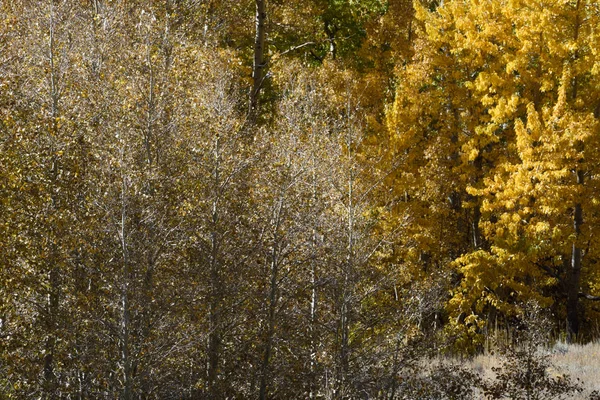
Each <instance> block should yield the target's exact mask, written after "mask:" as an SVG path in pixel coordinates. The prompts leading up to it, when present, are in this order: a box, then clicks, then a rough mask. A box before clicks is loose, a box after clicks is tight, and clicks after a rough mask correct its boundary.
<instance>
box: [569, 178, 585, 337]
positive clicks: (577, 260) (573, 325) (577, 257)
mask: <svg viewBox="0 0 600 400" xmlns="http://www.w3.org/2000/svg"><path fill="white" fill-rule="evenodd" d="M577 183H578V184H579V185H583V184H584V174H583V171H581V170H578V171H577ZM582 224H583V209H582V207H581V203H577V204H575V207H574V209H573V228H574V230H575V242H574V243H573V248H572V250H571V265H570V271H569V277H568V282H567V284H568V289H567V331H568V337H569V340H570V341H574V340H576V338H577V335H578V334H579V288H580V280H581V258H582V249H581V248H580V247H579V245H578V243H577V240H578V238H579V234H580V232H581V225H582Z"/></svg>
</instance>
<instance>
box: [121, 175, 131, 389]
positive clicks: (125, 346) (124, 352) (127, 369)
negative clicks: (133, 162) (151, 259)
mask: <svg viewBox="0 0 600 400" xmlns="http://www.w3.org/2000/svg"><path fill="white" fill-rule="evenodd" d="M126 224H127V178H126V176H125V175H123V182H122V186H121V227H120V228H121V232H120V236H121V253H122V257H123V281H122V282H121V284H122V287H121V306H122V307H123V310H122V316H121V363H122V365H123V385H124V386H123V393H122V397H123V400H130V399H131V398H132V397H131V396H132V377H131V355H130V343H129V342H130V337H129V336H130V329H131V317H130V309H129V280H130V278H131V268H130V265H129V254H128V249H127V232H126Z"/></svg>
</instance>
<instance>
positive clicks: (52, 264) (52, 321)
mask: <svg viewBox="0 0 600 400" xmlns="http://www.w3.org/2000/svg"><path fill="white" fill-rule="evenodd" d="M54 17H55V15H54V1H51V2H50V43H49V45H50V60H49V61H50V101H51V117H52V121H51V122H50V130H51V132H52V135H54V136H56V135H57V133H58V122H57V121H58V117H59V110H58V102H59V97H60V94H59V88H58V85H59V82H58V72H57V70H56V62H55V47H56V46H55V37H54V34H55V32H54V29H55V26H54V24H55V20H54ZM50 140H51V146H50V152H51V154H52V165H51V167H50V182H51V187H50V190H51V199H52V200H51V201H52V204H51V210H52V211H51V212H52V213H56V211H57V208H58V204H57V202H58V198H57V197H58V196H57V188H56V185H57V180H58V169H59V166H58V159H57V157H56V155H55V153H56V145H55V138H54V137H51V138H50ZM49 235H50V242H51V243H50V259H49V262H48V266H49V273H48V284H49V292H48V300H47V305H46V329H47V337H46V340H45V343H44V351H45V354H44V371H43V372H44V385H43V387H44V392H45V395H46V396H47V398H49V399H53V398H56V389H57V388H56V386H57V382H56V376H55V373H54V364H55V360H54V350H55V345H56V334H57V333H56V329H57V323H58V309H59V297H60V272H59V270H58V265H57V263H58V249H57V240H58V232H57V228H56V227H55V226H51V227H50V231H49Z"/></svg>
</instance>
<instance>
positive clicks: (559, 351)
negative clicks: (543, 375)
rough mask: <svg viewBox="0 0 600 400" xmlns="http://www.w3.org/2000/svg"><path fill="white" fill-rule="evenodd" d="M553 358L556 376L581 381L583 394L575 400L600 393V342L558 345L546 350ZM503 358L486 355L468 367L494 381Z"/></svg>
mask: <svg viewBox="0 0 600 400" xmlns="http://www.w3.org/2000/svg"><path fill="white" fill-rule="evenodd" d="M546 351H548V352H549V354H550V356H551V361H552V364H553V365H554V366H555V367H556V370H555V371H553V372H554V373H556V374H568V375H570V376H571V379H572V380H573V381H575V380H577V379H579V381H580V382H581V385H582V387H583V388H584V391H583V393H581V394H580V395H577V396H573V397H572V399H573V400H583V399H586V400H587V399H589V394H590V392H592V391H593V390H597V391H600V342H598V343H588V344H585V345H578V344H566V343H561V342H559V343H557V344H556V345H555V346H554V347H552V348H551V349H548V350H546ZM500 364H501V358H500V357H499V356H498V355H496V354H494V353H490V354H484V355H480V356H477V357H475V358H474V359H473V360H471V361H470V362H468V366H469V367H471V368H473V369H474V370H475V371H476V372H478V373H479V374H481V376H482V377H484V378H486V379H493V378H494V372H493V371H492V368H493V367H499V366H500Z"/></svg>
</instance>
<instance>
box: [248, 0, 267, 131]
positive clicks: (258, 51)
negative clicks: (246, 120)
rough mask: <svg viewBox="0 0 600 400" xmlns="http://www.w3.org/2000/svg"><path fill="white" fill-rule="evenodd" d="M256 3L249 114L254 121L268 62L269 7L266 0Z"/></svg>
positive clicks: (257, 0) (259, 0)
mask: <svg viewBox="0 0 600 400" xmlns="http://www.w3.org/2000/svg"><path fill="white" fill-rule="evenodd" d="M255 3H256V17H255V18H256V31H255V37H254V63H253V65H252V90H251V92H250V110H249V115H250V119H251V120H252V121H255V120H256V117H257V116H258V107H259V104H258V100H259V95H260V90H261V88H262V85H263V81H264V80H265V77H266V74H265V71H266V68H267V62H266V58H265V55H266V54H267V49H266V41H265V39H266V36H267V35H266V24H265V22H266V19H267V7H266V0H255Z"/></svg>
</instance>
